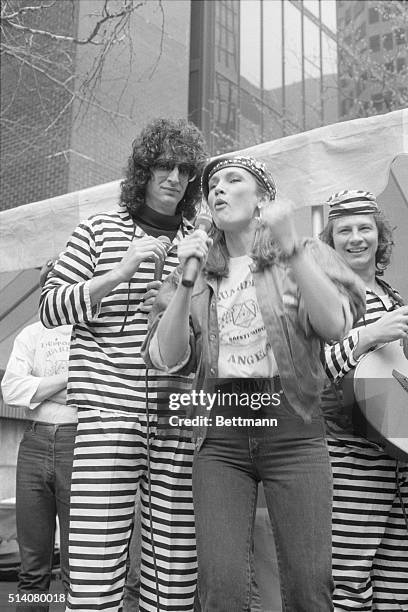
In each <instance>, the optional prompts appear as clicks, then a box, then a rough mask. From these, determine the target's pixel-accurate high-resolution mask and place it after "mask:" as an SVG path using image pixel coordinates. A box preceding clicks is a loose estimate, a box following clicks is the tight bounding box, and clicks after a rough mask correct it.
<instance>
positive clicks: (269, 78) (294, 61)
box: [189, 0, 338, 154]
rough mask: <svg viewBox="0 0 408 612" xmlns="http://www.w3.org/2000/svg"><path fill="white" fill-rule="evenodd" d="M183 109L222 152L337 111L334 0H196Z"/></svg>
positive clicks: (322, 120) (317, 122)
mask: <svg viewBox="0 0 408 612" xmlns="http://www.w3.org/2000/svg"><path fill="white" fill-rule="evenodd" d="M190 38H191V46H190V97H189V114H190V117H191V119H192V120H193V121H194V122H195V123H196V124H197V125H198V126H199V127H200V128H201V129H202V130H203V132H204V134H205V136H206V139H207V142H208V144H209V147H210V149H211V152H212V153H213V154H216V153H222V152H224V151H227V150H233V149H240V148H244V147H247V146H251V145H253V144H255V143H259V142H265V141H269V140H274V139H276V138H281V137H282V136H286V135H289V134H294V133H298V132H301V131H305V130H309V129H312V128H315V127H319V126H321V125H326V124H328V123H334V122H336V121H337V119H338V109H337V106H338V98H337V42H336V3H335V2H334V1H331V0H323V1H322V2H319V1H318V0H304V1H303V2H300V1H292V0H240V1H237V0H218V1H217V2H208V1H206V0H196V1H194V2H193V3H192V7H191V37H190Z"/></svg>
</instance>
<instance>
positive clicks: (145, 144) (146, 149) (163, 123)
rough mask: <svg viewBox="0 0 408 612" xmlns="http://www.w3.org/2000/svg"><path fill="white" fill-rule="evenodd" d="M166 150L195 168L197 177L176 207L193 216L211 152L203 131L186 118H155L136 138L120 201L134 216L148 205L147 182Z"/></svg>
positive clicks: (180, 211)
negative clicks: (202, 177)
mask: <svg viewBox="0 0 408 612" xmlns="http://www.w3.org/2000/svg"><path fill="white" fill-rule="evenodd" d="M164 151H166V152H170V153H171V154H172V155H173V157H174V159H181V160H182V161H183V162H186V163H189V164H191V166H192V167H193V168H194V172H195V175H196V177H195V179H194V181H192V182H189V183H188V184H187V188H186V191H185V193H184V196H183V198H182V200H181V201H180V202H179V204H178V206H177V209H176V213H181V214H183V215H184V216H185V217H186V218H187V219H191V218H192V217H193V216H194V214H195V209H196V205H197V203H198V200H199V197H200V177H201V173H202V169H203V166H204V162H205V160H206V157H207V154H206V149H205V142H204V138H203V136H202V134H201V132H200V130H199V129H198V128H197V127H196V126H195V125H193V124H192V123H190V122H188V121H185V120H184V119H178V120H175V121H173V120H170V119H155V120H153V121H152V122H151V123H149V124H148V125H147V126H146V127H145V128H144V129H143V130H142V132H141V133H140V135H139V136H138V137H137V138H136V139H135V140H134V141H133V143H132V154H131V155H130V157H129V160H128V165H127V169H126V173H125V179H124V180H123V181H122V182H121V184H120V187H121V194H120V201H121V203H122V204H123V205H124V206H125V207H126V208H127V210H128V211H129V214H130V215H132V216H133V215H134V214H136V213H137V211H138V209H139V208H140V207H141V206H142V205H143V204H144V201H145V193H146V185H147V183H148V182H149V180H150V179H151V177H152V174H151V170H152V167H153V165H154V162H155V161H156V160H157V158H158V157H159V156H160V155H161V154H162V153H163V152H164Z"/></svg>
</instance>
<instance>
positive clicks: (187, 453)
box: [40, 119, 205, 612]
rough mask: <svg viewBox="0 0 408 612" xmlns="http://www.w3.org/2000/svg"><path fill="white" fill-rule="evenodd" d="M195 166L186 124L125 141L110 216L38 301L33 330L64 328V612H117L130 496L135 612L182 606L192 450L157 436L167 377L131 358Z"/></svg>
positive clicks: (197, 148)
mask: <svg viewBox="0 0 408 612" xmlns="http://www.w3.org/2000/svg"><path fill="white" fill-rule="evenodd" d="M204 160H205V149H204V141H203V138H202V135H201V133H200V131H199V130H198V129H197V128H196V127H195V126H194V125H193V124H191V123H188V122H186V121H185V120H177V121H173V120H169V119H157V120H155V121H152V122H151V123H149V124H148V125H147V126H146V127H145V128H144V129H143V130H142V131H141V133H140V134H139V135H138V136H137V138H136V139H135V140H134V142H133V145H132V152H131V155H130V157H129V162H128V168H127V172H126V177H125V179H124V180H123V181H122V183H121V195H120V206H116V207H115V206H113V207H112V210H110V211H108V212H106V213H102V214H98V215H95V216H93V217H91V218H90V219H88V220H85V221H84V222H83V223H81V224H80V225H79V226H78V228H77V229H76V230H75V231H74V233H73V234H72V236H71V238H70V239H69V242H68V244H67V246H66V249H65V251H64V252H63V253H62V254H61V256H60V258H59V260H58V264H57V265H56V266H55V268H54V270H53V274H52V276H51V277H50V278H49V279H48V282H47V283H46V284H45V286H44V289H43V292H42V296H41V306H40V312H41V318H42V321H43V323H44V325H46V326H47V327H54V326H58V325H60V324H61V323H66V324H68V323H70V324H73V326H74V332H73V341H72V345H71V353H70V368H69V380H68V403H69V404H70V405H72V406H75V407H77V408H78V430H77V437H76V442H75V452H74V466H73V475H72V491H71V515H70V593H69V596H68V605H67V609H68V610H76V611H79V610H81V611H85V610H86V611H88V610H95V609H98V610H109V611H110V612H113V611H116V610H119V609H120V608H121V607H122V599H123V588H124V582H125V576H126V559H127V555H128V545H129V538H130V534H131V529H132V524H133V517H134V510H135V496H136V492H137V490H138V489H139V486H140V500H141V517H142V518H141V539H142V555H141V568H140V576H141V585H140V599H139V607H140V610H141V611H143V612H151V611H156V610H157V609H160V610H163V609H173V610H177V612H189V611H191V610H192V609H193V601H194V593H195V589H196V574H197V558H196V547H195V530H194V512H193V503H192V491H191V469H192V457H193V445H192V442H191V440H190V438H189V437H188V436H184V437H183V436H180V435H178V432H176V431H175V432H170V431H166V432H165V434H164V435H163V433H162V432H161V431H160V428H159V426H158V412H159V408H160V407H162V408H163V409H165V407H167V403H168V401H167V397H168V390H169V380H168V377H167V376H165V375H163V374H162V373H158V372H152V371H150V372H147V371H146V367H145V364H144V361H143V359H142V357H141V354H140V348H141V345H142V342H143V340H144V337H145V335H146V333H147V314H148V312H149V311H150V309H151V306H152V303H153V301H154V299H155V296H156V294H157V290H158V287H159V286H160V284H161V283H160V279H159V278H158V277H159V276H160V268H161V267H162V264H163V269H162V273H163V276H164V277H166V276H167V275H168V274H169V273H170V271H171V270H173V269H174V268H175V267H176V266H177V264H178V258H177V255H176V251H177V245H178V244H179V242H180V241H181V240H182V238H183V237H184V236H185V235H187V234H188V233H190V232H191V231H192V229H193V228H192V225H191V223H190V222H189V220H188V219H191V218H192V217H193V216H194V214H195V211H196V205H197V203H198V200H199V195H200V176H201V170H202V166H203V162H204ZM187 382H188V381H187ZM187 382H186V383H185V386H186V387H187ZM173 383H174V384H176V385H178V382H177V381H172V384H173ZM180 384H182V383H181V382H180ZM188 387H189V385H188ZM136 528H137V526H136Z"/></svg>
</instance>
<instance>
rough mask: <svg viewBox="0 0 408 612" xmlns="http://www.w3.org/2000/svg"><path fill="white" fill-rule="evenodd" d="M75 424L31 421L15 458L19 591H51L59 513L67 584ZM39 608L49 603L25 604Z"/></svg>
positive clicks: (45, 606) (31, 608)
mask: <svg viewBox="0 0 408 612" xmlns="http://www.w3.org/2000/svg"><path fill="white" fill-rule="evenodd" d="M75 432H76V424H75V423H72V424H71V423H69V424H63V425H51V424H47V423H39V422H33V423H31V424H30V425H29V426H28V427H27V429H26V431H25V433H24V436H23V439H22V441H21V444H20V448H19V453H18V460H17V486H16V522H17V539H18V545H19V548H20V557H21V568H20V573H19V583H18V590H19V593H34V594H41V593H48V589H49V586H50V582H51V572H52V566H53V554H54V539H55V525H56V516H57V515H58V519H59V525H60V557H61V575H62V581H63V586H64V590H65V593H67V589H68V586H69V572H68V526H69V499H70V489H71V471H72V460H73V451H74V441H75ZM24 609H25V610H30V612H37V611H41V612H43V611H44V610H47V609H48V606H47V605H45V604H43V605H39V604H37V605H35V604H33V605H31V606H25V607H24Z"/></svg>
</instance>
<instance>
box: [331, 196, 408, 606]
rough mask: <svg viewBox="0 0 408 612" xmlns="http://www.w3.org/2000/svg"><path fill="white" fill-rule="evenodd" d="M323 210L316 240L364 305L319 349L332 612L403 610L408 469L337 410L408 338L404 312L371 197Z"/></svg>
mask: <svg viewBox="0 0 408 612" xmlns="http://www.w3.org/2000/svg"><path fill="white" fill-rule="evenodd" d="M327 204H328V206H330V209H329V217H328V223H327V225H326V226H325V228H324V229H323V232H322V234H321V239H322V240H323V241H324V242H325V243H327V244H329V245H330V246H332V247H333V248H334V249H335V250H336V251H337V253H338V254H339V255H340V256H341V257H342V258H343V259H344V261H345V262H346V264H347V265H348V266H349V267H350V268H351V269H352V270H353V271H354V272H355V273H356V274H357V275H358V276H359V277H360V278H361V280H362V281H363V282H364V284H365V287H366V302H367V310H366V312H365V313H364V315H363V316H362V317H361V318H359V319H358V321H357V322H356V323H355V324H354V326H353V329H352V330H351V331H350V332H349V333H348V334H347V335H346V336H345V337H344V338H343V339H342V340H341V341H340V342H334V343H330V344H327V345H326V350H325V365H326V371H327V374H328V376H329V378H330V380H331V381H332V382H333V383H334V385H328V386H327V388H326V389H325V391H324V393H323V395H322V409H323V414H324V416H325V419H326V424H327V434H328V444H329V451H330V457H331V463H332V469H333V487H334V500H333V576H334V594H333V601H334V608H335V611H336V612H340V611H349V610H358V612H363V611H364V610H366V611H367V612H368V611H370V612H371V611H372V610H375V611H377V610H378V611H380V610H384V611H387V612H392V611H397V610H398V612H401V611H405V612H406V611H407V610H408V523H407V512H408V464H407V462H406V461H398V460H396V459H394V458H392V457H390V456H389V455H388V454H387V452H385V450H384V448H383V447H382V446H381V444H379V443H378V442H377V441H373V440H369V439H367V438H366V437H364V435H362V434H361V433H360V432H358V431H356V430H355V427H354V422H355V421H354V420H353V411H352V406H351V405H349V406H345V405H343V393H342V391H343V390H342V384H341V383H342V381H343V380H344V376H345V375H346V374H347V373H349V372H351V371H353V369H354V368H355V366H356V365H357V364H358V362H359V360H360V359H361V357H363V356H364V355H366V354H367V352H369V351H371V350H372V349H374V348H375V347H377V346H380V345H381V344H384V343H387V342H392V341H394V340H405V341H406V340H407V336H408V306H407V305H405V306H404V305H403V300H402V298H401V296H400V295H399V294H398V292H397V291H396V289H394V288H392V287H391V286H390V285H389V284H388V283H387V282H386V281H385V280H384V279H383V274H384V270H385V269H386V268H387V266H388V265H389V263H390V258H391V253H392V247H393V240H392V230H391V226H390V223H389V221H388V220H387V218H386V217H385V215H384V213H383V212H382V211H380V209H379V207H378V203H377V200H376V198H375V196H374V195H373V194H372V193H370V192H368V191H363V190H354V189H353V190H344V191H341V192H338V193H335V194H333V195H332V196H330V198H329V199H328V201H327ZM384 375H385V374H384ZM385 384H386V381H385V379H384V385H385ZM384 388H385V390H386V386H384ZM407 398H408V395H407ZM407 406H408V399H407ZM399 435H403V432H400V434H399Z"/></svg>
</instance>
